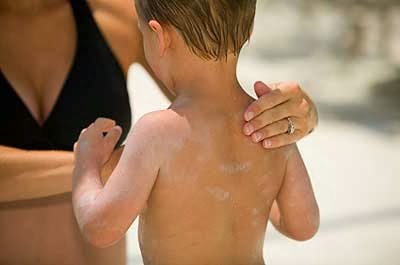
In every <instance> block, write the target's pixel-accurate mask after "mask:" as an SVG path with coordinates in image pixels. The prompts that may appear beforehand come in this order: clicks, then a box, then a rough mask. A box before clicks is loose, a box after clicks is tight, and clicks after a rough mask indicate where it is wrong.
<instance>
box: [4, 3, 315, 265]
mask: <svg viewBox="0 0 400 265" xmlns="http://www.w3.org/2000/svg"><path fill="white" fill-rule="evenodd" d="M88 3H89V5H90V8H91V10H92V13H93V15H94V17H95V20H96V22H97V24H98V25H99V27H100V29H101V31H102V32H103V34H104V36H105V38H106V41H107V43H108V44H109V45H110V47H111V49H112V51H113V52H114V54H115V55H116V58H117V60H118V62H119V63H120V65H121V67H122V69H123V70H124V72H125V74H127V71H128V67H129V66H130V65H131V63H133V62H137V63H140V64H142V65H144V66H145V67H146V68H147V69H149V67H148V65H147V64H146V62H145V59H144V53H143V47H142V40H141V34H140V32H139V30H138V28H137V17H136V14H135V10H134V5H133V2H132V1H128V0H115V1H107V0H89V1H88ZM15 32H18V33H19V34H15ZM27 43H29V45H26V44H27ZM75 46H76V27H75V23H74V19H73V14H72V10H71V7H70V5H69V4H68V1H66V0H18V1H16V0H2V1H0V68H1V71H2V73H3V74H4V75H5V76H6V78H7V80H8V81H9V82H10V83H11V84H12V86H13V88H14V89H15V91H16V92H17V93H18V95H19V96H20V97H21V99H22V100H23V102H24V103H25V105H26V106H27V108H28V109H29V110H30V112H31V114H32V116H33V117H34V118H35V119H36V121H37V122H38V124H43V122H44V121H45V120H46V118H47V117H48V116H49V114H50V112H51V109H52V108H53V106H54V104H55V102H56V100H57V97H58V95H59V93H60V90H61V87H62V84H63V82H64V79H65V77H66V76H67V73H68V70H69V68H70V66H71V64H72V60H73V54H74V51H75V49H76V47H75ZM48 62H57V64H49V63H48ZM49 73H51V74H49ZM284 84H285V83H284ZM284 84H283V85H282V87H281V88H280V90H281V91H282V92H283V93H286V92H285V91H289V89H288V88H287V86H286V85H284ZM296 86H297V87H298V85H296ZM256 90H257V92H258V93H259V95H260V96H261V95H264V94H265V93H267V92H268V91H269V89H268V88H267V86H265V85H261V84H260V83H258V85H256ZM290 91H291V92H290V93H289V92H287V93H289V94H290V96H289V98H290V99H289V100H287V98H286V99H285V100H283V99H284V97H282V98H281V100H282V101H281V100H279V99H277V101H276V102H280V101H281V102H286V103H285V104H289V102H298V101H299V99H303V98H305V97H307V96H306V95H305V94H304V93H303V92H302V91H301V89H300V88H299V87H298V89H297V90H296V91H294V92H293V91H292V90H290ZM265 97H268V95H265ZM264 104H265V103H262V102H259V103H253V106H252V107H251V108H253V107H254V108H256V109H258V110H265V111H260V115H268V112H269V109H270V108H271V106H270V105H268V108H263V107H262V106H264ZM290 110H291V111H289V108H287V109H285V110H284V112H285V113H286V114H285V115H286V116H292V114H293V115H294V113H300V112H299V111H298V109H290ZM292 110H295V111H292ZM309 110H310V111H308V114H307V115H304V116H302V117H300V118H299V122H297V124H296V126H297V128H298V129H299V131H302V132H303V131H304V132H307V133H308V131H310V130H311V129H313V128H314V127H315V126H316V123H317V120H316V119H315V118H314V117H316V110H315V107H314V105H313V103H312V102H311V101H309ZM261 113H262V114H261ZM285 115H284V116H285ZM257 117H259V116H257ZM300 121H301V122H300ZM304 121H307V122H304ZM264 125H265V126H267V127H265V126H264V127H262V129H261V130H267V128H268V127H269V126H271V125H268V124H264ZM305 134H306V133H304V134H302V135H301V137H303V136H304V135H305ZM299 137H300V136H299V135H298V136H297V137H296V138H291V139H289V140H288V141H287V142H285V143H280V144H290V143H293V142H294V141H295V140H298V139H299ZM119 155H120V152H116V153H114V154H113V156H112V157H111V159H110V161H109V163H108V164H107V165H106V166H105V169H104V170H103V172H105V173H104V175H105V176H107V175H109V174H107V173H106V172H107V171H108V172H110V171H111V170H112V168H113V167H114V166H115V164H116V163H117V161H118V159H119ZM73 166H74V158H73V154H72V152H61V151H56V150H51V151H35V150H33V151H27V150H21V149H16V148H12V147H7V146H0V175H1V178H0V227H1V228H0V235H1V236H0V263H1V264H62V263H69V264H110V263H111V262H109V260H113V262H112V264H117V265H118V264H125V245H124V243H123V242H120V243H119V244H118V245H116V246H114V247H112V248H109V249H106V250H101V251H100V250H97V249H95V248H93V247H91V246H90V245H88V244H86V243H85V241H84V240H83V238H82V237H81V236H80V235H79V233H78V231H79V229H78V225H77V224H76V221H75V219H74V216H73V213H72V205H71V195H70V194H69V192H71V187H72V184H71V174H72V170H73ZM27 172H29V174H28V173H27ZM50 196H53V197H50ZM43 220H47V221H46V222H44V221H43ZM32 235H37V236H32ZM22 250H23V251H24V255H20V253H21V251H22Z"/></svg>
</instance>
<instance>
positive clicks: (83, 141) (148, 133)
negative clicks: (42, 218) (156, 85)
mask: <svg viewBox="0 0 400 265" xmlns="http://www.w3.org/2000/svg"><path fill="white" fill-rule="evenodd" d="M153 127H154V122H152V121H151V118H149V117H144V118H142V119H141V120H139V121H138V122H137V124H136V125H135V126H134V128H133V130H132V132H131V134H130V135H129V137H128V141H127V144H126V146H125V148H124V151H123V153H122V156H121V158H120V160H119V162H118V165H117V166H116V168H115V170H114V171H113V173H112V174H111V176H110V178H109V179H108V181H107V183H106V184H105V185H104V186H103V185H102V183H101V177H100V168H101V165H102V163H104V162H105V161H107V160H108V158H109V157H110V154H111V152H112V150H113V148H114V146H115V144H116V143H117V141H118V138H119V136H120V134H121V132H120V128H119V127H117V126H115V123H114V122H113V121H110V120H105V119H100V120H98V121H96V122H95V123H94V124H93V125H91V126H90V127H89V128H88V129H87V130H86V131H85V132H83V133H82V134H81V136H80V139H79V141H78V143H77V145H76V148H75V154H76V168H75V171H74V180H73V207H74V212H75V216H76V218H77V221H78V224H79V226H80V229H81V231H82V233H83V235H84V236H85V238H86V239H87V240H88V241H89V242H90V243H92V244H93V245H95V246H97V247H107V246H110V245H112V244H114V243H116V242H118V241H119V240H120V239H121V238H122V237H123V236H124V235H125V233H126V231H127V230H128V228H129V226H130V225H131V223H132V222H133V221H134V220H135V218H136V217H137V216H138V214H139V213H140V211H141V210H142V208H143V207H144V205H145V203H146V201H147V198H148V197H149V195H150V193H151V190H152V187H153V184H154V183H155V180H156V178H157V175H158V169H159V165H160V159H161V155H160V152H159V145H158V143H161V141H159V142H157V139H156V138H157V137H156V134H157V131H156V130H154V128H153ZM103 132H107V133H108V134H107V136H105V137H103V134H102V133H103ZM161 153H162V152H161Z"/></svg>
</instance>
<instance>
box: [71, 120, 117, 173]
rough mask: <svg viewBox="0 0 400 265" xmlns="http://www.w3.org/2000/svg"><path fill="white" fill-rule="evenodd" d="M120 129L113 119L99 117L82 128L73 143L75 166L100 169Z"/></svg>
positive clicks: (107, 157) (106, 159) (113, 145)
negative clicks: (76, 140)
mask: <svg viewBox="0 0 400 265" xmlns="http://www.w3.org/2000/svg"><path fill="white" fill-rule="evenodd" d="M121 133H122V129H121V127H119V126H116V124H115V121H113V120H110V119H105V118H99V119H97V120H96V121H95V122H94V123H92V124H91V125H90V126H89V127H88V128H86V129H84V130H83V131H82V132H81V135H80V136H79V139H78V142H76V143H75V145H74V152H75V158H76V167H77V168H80V169H82V170H85V169H95V170H99V171H100V170H101V168H102V166H103V165H104V164H105V163H106V162H107V161H108V160H109V158H110V156H111V154H112V152H113V150H114V147H115V145H116V144H117V142H118V140H119V138H120V137H121Z"/></svg>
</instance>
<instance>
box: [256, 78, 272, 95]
mask: <svg viewBox="0 0 400 265" xmlns="http://www.w3.org/2000/svg"><path fill="white" fill-rule="evenodd" d="M254 91H255V92H256V95H257V97H261V96H264V95H265V94H268V93H270V92H271V91H272V86H271V85H267V84H265V83H264V82H261V81H257V82H256V83H255V84H254Z"/></svg>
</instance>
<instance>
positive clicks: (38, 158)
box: [0, 146, 74, 202]
mask: <svg viewBox="0 0 400 265" xmlns="http://www.w3.org/2000/svg"><path fill="white" fill-rule="evenodd" d="M73 166H74V156H73V153H72V152H66V151H26V150H21V149H16V148H10V147H5V146H0V202H10V201H17V200H27V199H35V198H42V197H47V196H52V195H57V194H62V193H66V192H70V191H71V187H72V184H71V182H72V180H71V176H72V171H73Z"/></svg>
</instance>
